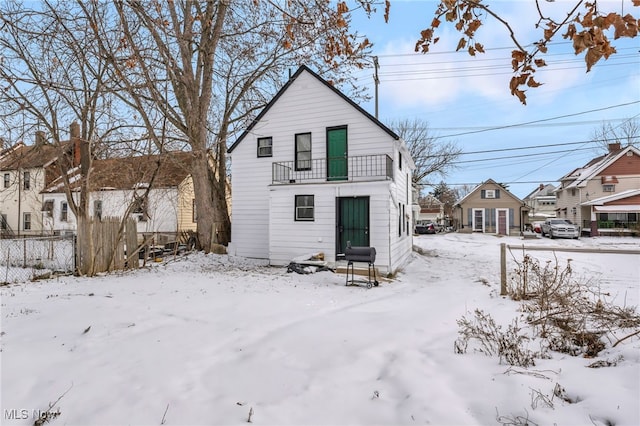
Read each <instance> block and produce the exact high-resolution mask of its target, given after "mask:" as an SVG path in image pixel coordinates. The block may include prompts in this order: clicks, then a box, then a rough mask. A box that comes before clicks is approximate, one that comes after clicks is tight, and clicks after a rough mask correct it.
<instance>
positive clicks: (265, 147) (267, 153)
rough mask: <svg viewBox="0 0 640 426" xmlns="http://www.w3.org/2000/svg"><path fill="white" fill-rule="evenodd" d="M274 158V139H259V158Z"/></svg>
mask: <svg viewBox="0 0 640 426" xmlns="http://www.w3.org/2000/svg"><path fill="white" fill-rule="evenodd" d="M271 156H273V138H271V137H268V138H258V157H271Z"/></svg>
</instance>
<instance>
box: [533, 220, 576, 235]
mask: <svg viewBox="0 0 640 426" xmlns="http://www.w3.org/2000/svg"><path fill="white" fill-rule="evenodd" d="M545 235H548V236H549V238H580V227H579V226H578V225H575V224H573V223H571V221H569V220H567V219H547V220H545V221H544V223H543V224H542V236H543V237H544V236H545Z"/></svg>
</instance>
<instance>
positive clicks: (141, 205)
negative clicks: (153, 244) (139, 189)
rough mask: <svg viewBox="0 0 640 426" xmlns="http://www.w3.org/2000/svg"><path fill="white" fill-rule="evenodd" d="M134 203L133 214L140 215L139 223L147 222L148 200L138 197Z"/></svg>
mask: <svg viewBox="0 0 640 426" xmlns="http://www.w3.org/2000/svg"><path fill="white" fill-rule="evenodd" d="M133 203H134V205H133V213H135V214H136V215H138V221H139V222H146V221H147V219H148V218H149V212H148V211H147V200H146V199H145V198H142V197H136V199H135V200H134V201H133Z"/></svg>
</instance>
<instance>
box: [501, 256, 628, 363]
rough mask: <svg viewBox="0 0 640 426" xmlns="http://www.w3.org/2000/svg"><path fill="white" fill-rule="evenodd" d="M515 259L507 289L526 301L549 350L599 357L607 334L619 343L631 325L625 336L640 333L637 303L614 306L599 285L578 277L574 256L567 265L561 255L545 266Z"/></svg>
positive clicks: (524, 306)
mask: <svg viewBox="0 0 640 426" xmlns="http://www.w3.org/2000/svg"><path fill="white" fill-rule="evenodd" d="M516 263H517V268H516V270H515V274H514V276H513V277H512V280H511V282H510V286H509V288H508V293H509V295H510V297H511V298H512V299H513V300H518V301H521V302H522V311H523V312H525V313H526V320H527V322H528V324H529V325H531V326H532V327H533V330H534V333H535V335H536V336H539V337H540V338H542V339H544V341H545V342H546V345H547V347H548V348H549V349H551V350H554V351H558V352H563V353H568V354H571V355H574V356H577V355H584V356H589V357H594V356H597V355H598V353H600V352H601V351H602V350H603V349H605V348H606V343H605V341H604V340H605V339H607V340H608V341H609V342H610V343H613V342H619V341H621V339H620V338H619V337H618V334H620V333H626V332H628V331H629V330H631V333H630V334H628V335H627V336H626V337H623V339H626V338H628V337H629V336H630V335H635V334H638V330H637V328H638V327H640V315H638V313H637V311H636V308H635V307H620V306H617V305H614V304H613V303H611V302H609V301H608V300H607V299H606V297H607V294H605V293H602V292H600V291H595V290H594V288H597V286H591V285H590V284H591V283H589V282H588V281H587V282H580V281H577V280H576V279H574V278H573V269H572V267H571V260H568V261H567V264H566V266H564V267H561V266H560V265H559V263H558V260H557V258H556V259H555V262H553V261H547V262H546V263H545V264H544V266H541V265H540V262H539V261H538V260H536V259H534V258H532V257H531V256H530V255H528V254H525V255H524V258H523V260H522V262H518V261H516Z"/></svg>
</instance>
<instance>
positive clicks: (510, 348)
mask: <svg viewBox="0 0 640 426" xmlns="http://www.w3.org/2000/svg"><path fill="white" fill-rule="evenodd" d="M457 324H458V326H459V327H460V329H459V330H458V333H459V334H460V338H459V339H458V340H457V341H456V345H455V347H456V352H458V353H465V352H466V350H467V347H468V344H469V341H471V340H473V341H475V342H477V343H478V346H477V347H476V348H475V349H476V350H477V351H478V352H482V353H484V354H486V355H490V356H491V355H498V356H499V357H500V362H502V361H503V360H504V361H505V362H506V363H508V364H509V365H516V366H520V367H529V366H533V365H535V362H534V358H535V354H534V353H533V352H531V351H529V350H528V349H525V348H524V346H525V344H526V342H527V341H529V337H528V336H526V335H524V334H521V333H520V327H519V326H518V321H517V319H514V320H513V322H512V323H511V324H509V326H508V327H507V330H506V331H502V326H500V325H497V324H496V322H495V321H494V319H493V318H492V317H491V315H489V314H487V313H485V312H484V311H482V310H480V309H476V310H475V315H474V318H472V319H467V318H465V317H462V318H461V319H459V320H458V321H457Z"/></svg>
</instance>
